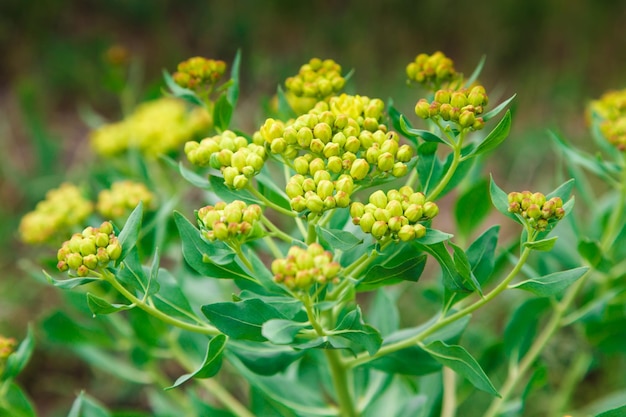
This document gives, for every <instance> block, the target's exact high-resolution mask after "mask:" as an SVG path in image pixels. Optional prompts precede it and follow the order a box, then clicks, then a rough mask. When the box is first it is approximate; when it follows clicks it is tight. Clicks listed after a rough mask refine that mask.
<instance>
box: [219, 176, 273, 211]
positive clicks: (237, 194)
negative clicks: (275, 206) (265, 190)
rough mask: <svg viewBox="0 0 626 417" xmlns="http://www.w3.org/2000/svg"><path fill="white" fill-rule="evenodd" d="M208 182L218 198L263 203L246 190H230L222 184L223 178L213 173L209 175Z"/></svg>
mask: <svg viewBox="0 0 626 417" xmlns="http://www.w3.org/2000/svg"><path fill="white" fill-rule="evenodd" d="M209 183H210V185H211V190H212V191H213V192H214V193H215V194H217V196H218V197H219V198H220V200H223V201H233V200H241V201H243V202H244V203H246V204H260V205H264V204H263V203H262V202H261V201H259V200H258V199H257V198H256V197H254V196H253V195H252V194H250V192H249V191H248V190H232V189H230V188H228V186H227V185H226V184H224V178H222V177H216V176H215V175H209Z"/></svg>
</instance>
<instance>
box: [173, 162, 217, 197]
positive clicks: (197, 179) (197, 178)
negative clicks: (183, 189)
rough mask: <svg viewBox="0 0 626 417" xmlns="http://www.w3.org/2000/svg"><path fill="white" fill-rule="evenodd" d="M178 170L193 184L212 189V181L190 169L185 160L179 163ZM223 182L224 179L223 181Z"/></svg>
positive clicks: (203, 188) (202, 188)
mask: <svg viewBox="0 0 626 417" xmlns="http://www.w3.org/2000/svg"><path fill="white" fill-rule="evenodd" d="M178 172H180V175H181V176H182V177H183V178H184V179H186V180H187V182H189V183H190V184H191V185H193V186H195V187H198V188H200V189H201V190H211V188H212V187H211V183H210V182H209V180H208V179H207V177H205V176H202V175H198V174H196V173H195V172H193V171H191V170H190V169H188V168H187V167H186V166H185V165H184V164H183V161H180V162H179V163H178ZM222 182H223V181H222Z"/></svg>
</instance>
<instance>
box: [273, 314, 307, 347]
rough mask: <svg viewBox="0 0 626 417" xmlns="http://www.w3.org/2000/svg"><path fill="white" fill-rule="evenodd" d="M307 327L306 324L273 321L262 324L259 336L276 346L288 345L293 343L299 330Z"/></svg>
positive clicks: (281, 320) (279, 320)
mask: <svg viewBox="0 0 626 417" xmlns="http://www.w3.org/2000/svg"><path fill="white" fill-rule="evenodd" d="M307 326H308V324H307V323H299V322H297V321H291V320H283V319H274V320H269V321H266V322H265V323H263V327H262V330H261V334H263V336H264V337H266V338H267V340H269V341H270V342H272V343H274V344H276V345H288V344H289V343H291V342H293V339H294V338H295V337H296V335H297V334H298V333H299V332H300V330H301V329H303V328H305V327H307Z"/></svg>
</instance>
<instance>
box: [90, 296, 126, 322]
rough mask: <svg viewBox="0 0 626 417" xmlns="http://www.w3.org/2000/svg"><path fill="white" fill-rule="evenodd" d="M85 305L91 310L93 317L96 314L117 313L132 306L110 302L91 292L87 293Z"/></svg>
mask: <svg viewBox="0 0 626 417" xmlns="http://www.w3.org/2000/svg"><path fill="white" fill-rule="evenodd" d="M87 306H89V310H91V312H92V313H93V316H94V317H95V316H97V315H98V314H111V313H117V312H118V311H123V310H129V309H131V308H133V307H134V306H132V305H125V304H111V303H109V302H108V301H107V300H105V299H104V298H100V297H98V296H97V295H93V294H91V293H87Z"/></svg>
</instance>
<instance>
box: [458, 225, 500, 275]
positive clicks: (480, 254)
mask: <svg viewBox="0 0 626 417" xmlns="http://www.w3.org/2000/svg"><path fill="white" fill-rule="evenodd" d="M499 231H500V226H499V225H495V226H491V227H490V228H489V229H487V230H486V231H485V232H484V233H483V234H482V235H480V236H479V237H478V238H476V240H475V241H474V242H473V243H472V244H471V245H470V247H469V248H468V249H467V251H466V254H467V259H468V260H469V263H470V265H471V266H472V273H473V274H474V276H475V277H476V279H477V280H478V282H480V284H481V285H484V284H485V283H486V282H487V280H488V279H489V277H490V276H491V274H492V272H493V268H494V265H495V253H496V246H497V244H498V233H499Z"/></svg>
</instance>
